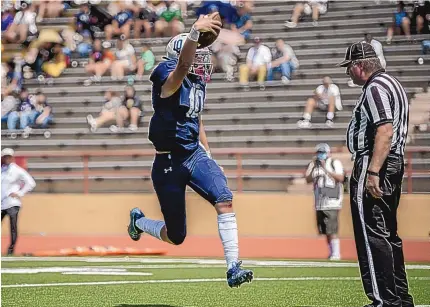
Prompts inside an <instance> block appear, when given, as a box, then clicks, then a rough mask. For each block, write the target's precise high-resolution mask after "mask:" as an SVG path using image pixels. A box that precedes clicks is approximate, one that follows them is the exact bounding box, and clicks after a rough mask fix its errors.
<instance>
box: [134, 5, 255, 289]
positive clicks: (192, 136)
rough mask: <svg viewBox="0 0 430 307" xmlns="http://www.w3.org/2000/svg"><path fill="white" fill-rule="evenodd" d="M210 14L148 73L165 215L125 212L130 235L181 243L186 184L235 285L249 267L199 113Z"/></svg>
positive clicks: (157, 183)
mask: <svg viewBox="0 0 430 307" xmlns="http://www.w3.org/2000/svg"><path fill="white" fill-rule="evenodd" d="M215 14H217V13H215ZM213 16H214V15H206V16H200V18H199V19H198V20H197V21H196V22H195V23H194V25H193V27H192V29H191V31H190V33H183V34H179V35H177V36H175V37H174V38H172V39H171V40H170V42H169V43H168V45H167V48H166V51H167V56H166V57H165V61H163V62H161V63H160V64H158V66H157V67H155V69H154V70H153V72H152V74H151V77H150V80H151V82H152V105H153V108H154V115H153V116H152V118H151V123H150V126H149V140H150V141H151V142H152V143H153V145H154V147H155V149H156V156H155V159H154V163H153V167H152V175H151V176H152V182H153V185H154V189H155V192H156V193H157V196H158V200H159V202H160V207H161V212H162V213H163V216H164V221H157V220H152V219H149V218H147V217H145V215H144V214H143V212H142V211H141V210H140V209H138V208H134V209H133V210H131V212H130V224H129V226H128V233H129V235H130V237H131V238H132V239H133V240H135V241H137V240H139V239H140V236H141V234H142V233H147V234H149V235H151V236H153V237H155V238H158V239H159V240H162V241H165V242H168V243H170V244H175V245H179V244H181V243H182V242H183V241H184V239H185V236H186V216H185V190H186V186H187V185H188V186H189V187H191V188H192V189H193V190H194V191H195V192H197V193H198V194H199V195H200V196H202V197H203V198H204V199H206V200H207V201H208V202H210V203H211V204H212V205H213V206H214V208H215V210H216V212H217V214H218V229H219V235H220V238H221V241H222V244H223V248H224V255H225V259H226V262H227V283H228V285H229V286H230V287H239V286H240V285H241V284H243V283H245V282H251V280H252V279H253V272H252V271H250V270H245V269H243V268H241V261H239V260H238V255H239V247H238V234H237V224H236V215H235V213H234V211H233V207H232V199H233V195H232V193H231V191H230V189H229V188H228V186H227V178H226V177H225V175H224V173H223V171H222V169H221V168H220V166H219V165H218V164H217V163H216V162H215V161H214V160H213V159H212V158H211V155H210V151H209V146H208V142H207V139H206V134H205V131H204V127H203V122H202V119H201V112H202V111H203V105H204V101H205V98H206V82H207V81H209V79H210V76H211V72H212V64H211V54H210V51H209V49H207V48H200V49H198V48H197V47H198V45H199V37H200V33H203V32H212V33H213V34H214V35H215V37H214V40H215V38H216V36H217V32H219V30H220V27H221V22H220V21H218V20H215V19H214V18H213Z"/></svg>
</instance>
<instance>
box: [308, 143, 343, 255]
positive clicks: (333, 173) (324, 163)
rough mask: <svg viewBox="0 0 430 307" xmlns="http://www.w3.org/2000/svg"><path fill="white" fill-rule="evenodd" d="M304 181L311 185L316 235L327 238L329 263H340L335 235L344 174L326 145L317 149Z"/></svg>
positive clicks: (318, 146) (338, 244) (321, 145)
mask: <svg viewBox="0 0 430 307" xmlns="http://www.w3.org/2000/svg"><path fill="white" fill-rule="evenodd" d="M305 178H306V182H307V183H313V188H314V194H315V209H316V217H317V226H318V231H319V233H320V234H322V235H325V236H326V237H327V243H328V247H329V250H330V256H329V259H330V260H340V258H341V257H340V242H339V239H338V237H337V232H338V215H339V210H340V209H341V208H342V201H343V182H344V180H345V174H344V171H343V165H342V163H341V162H340V161H339V160H337V159H333V158H332V157H330V146H329V145H328V144H325V143H321V144H318V145H317V146H316V157H315V158H314V159H313V160H312V161H311V162H310V163H309V165H308V168H307V170H306V174H305Z"/></svg>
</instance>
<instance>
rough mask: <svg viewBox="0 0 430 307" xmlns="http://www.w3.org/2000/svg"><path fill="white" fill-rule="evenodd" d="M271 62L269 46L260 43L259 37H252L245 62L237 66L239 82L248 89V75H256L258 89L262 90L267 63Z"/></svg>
mask: <svg viewBox="0 0 430 307" xmlns="http://www.w3.org/2000/svg"><path fill="white" fill-rule="evenodd" d="M271 62H272V53H271V52H270V49H269V47H267V46H265V45H263V44H261V40H260V38H258V37H256V38H254V46H253V47H251V48H250V49H249V51H248V54H247V56H246V64H242V65H240V67H239V83H240V85H242V86H244V87H245V89H248V82H249V77H250V76H252V77H255V76H257V82H258V84H259V85H260V89H261V90H264V89H265V87H264V80H265V79H266V73H267V68H268V65H269V64H270V63H271Z"/></svg>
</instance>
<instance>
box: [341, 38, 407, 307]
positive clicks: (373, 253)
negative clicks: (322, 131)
mask: <svg viewBox="0 0 430 307" xmlns="http://www.w3.org/2000/svg"><path fill="white" fill-rule="evenodd" d="M339 66H341V67H345V68H346V74H347V75H348V76H350V77H351V79H352V80H353V82H354V83H355V84H357V85H360V86H362V93H361V95H360V97H359V99H358V101H357V104H356V106H355V108H354V111H353V114H352V119H351V122H350V124H349V126H348V130H347V135H346V137H347V146H348V149H349V151H350V152H351V154H352V155H353V159H354V169H353V171H352V174H351V179H350V191H351V195H350V202H351V215H352V221H353V226H354V235H355V242H356V248H357V254H358V260H359V264H360V272H361V279H362V281H363V287H364V290H365V292H366V295H367V297H368V298H369V299H370V300H371V301H372V303H371V304H370V305H367V306H369V307H373V306H374V307H376V306H378V307H388V306H391V307H393V306H398V307H400V306H401V307H412V306H414V303H413V298H412V296H411V295H410V294H409V290H408V281H407V278H406V272H405V265H404V258H403V247H402V240H401V239H400V237H399V235H398V233H397V216H396V215H397V209H398V207H399V202H400V197H401V193H402V180H403V174H404V167H405V165H404V160H403V156H404V154H405V145H406V139H407V136H408V126H409V125H408V121H409V103H408V98H407V95H406V92H405V89H404V88H403V86H402V85H401V84H400V82H399V81H398V80H397V79H396V78H394V77H392V76H390V75H388V74H387V73H385V70H384V68H383V67H382V66H381V62H380V60H379V59H378V57H377V54H376V52H375V50H374V49H373V47H372V45H370V44H368V43H365V42H358V43H354V44H352V45H351V46H350V47H348V49H347V50H346V54H345V60H344V61H343V62H341V63H340V64H339Z"/></svg>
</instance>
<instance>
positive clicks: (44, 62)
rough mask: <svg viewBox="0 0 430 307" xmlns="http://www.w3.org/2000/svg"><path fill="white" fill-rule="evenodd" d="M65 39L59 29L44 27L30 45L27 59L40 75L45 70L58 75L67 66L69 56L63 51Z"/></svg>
mask: <svg viewBox="0 0 430 307" xmlns="http://www.w3.org/2000/svg"><path fill="white" fill-rule="evenodd" d="M62 44H63V39H62V37H61V36H60V34H59V33H58V32H57V30H53V29H43V30H42V31H41V32H40V35H39V37H38V38H37V39H36V40H34V41H33V42H32V43H31V44H30V46H29V50H28V52H27V54H26V55H25V61H26V62H27V63H28V64H29V65H30V66H31V67H32V68H33V70H34V71H35V72H36V74H37V75H38V76H40V75H42V74H43V72H45V73H46V74H48V75H50V76H52V77H58V76H60V75H61V73H62V72H63V71H64V69H65V68H66V67H67V62H68V58H67V56H66V55H65V54H64V52H63V45H62Z"/></svg>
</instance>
